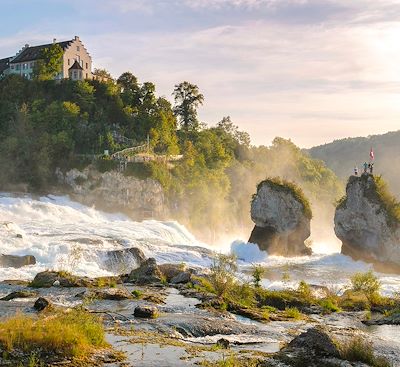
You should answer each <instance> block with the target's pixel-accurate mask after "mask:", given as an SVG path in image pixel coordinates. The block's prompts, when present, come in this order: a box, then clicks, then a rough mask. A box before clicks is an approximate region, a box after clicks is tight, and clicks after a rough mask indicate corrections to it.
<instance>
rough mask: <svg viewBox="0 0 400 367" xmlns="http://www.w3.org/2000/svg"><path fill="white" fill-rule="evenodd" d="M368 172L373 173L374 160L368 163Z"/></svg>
mask: <svg viewBox="0 0 400 367" xmlns="http://www.w3.org/2000/svg"><path fill="white" fill-rule="evenodd" d="M369 173H370V174H371V175H372V174H373V173H374V162H371V163H370V164H369Z"/></svg>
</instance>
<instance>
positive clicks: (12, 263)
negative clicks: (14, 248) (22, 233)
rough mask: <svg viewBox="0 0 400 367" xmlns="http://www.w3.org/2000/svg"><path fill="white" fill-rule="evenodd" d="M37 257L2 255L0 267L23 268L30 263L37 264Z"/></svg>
mask: <svg viewBox="0 0 400 367" xmlns="http://www.w3.org/2000/svg"><path fill="white" fill-rule="evenodd" d="M35 264H36V258H35V256H32V255H25V256H15V255H4V254H2V255H0V267H2V268H22V267H24V266H28V265H35Z"/></svg>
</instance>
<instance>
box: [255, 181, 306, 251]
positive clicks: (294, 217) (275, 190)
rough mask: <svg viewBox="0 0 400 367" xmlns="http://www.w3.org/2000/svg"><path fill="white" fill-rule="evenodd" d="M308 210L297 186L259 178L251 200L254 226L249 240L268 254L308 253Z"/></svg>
mask: <svg viewBox="0 0 400 367" xmlns="http://www.w3.org/2000/svg"><path fill="white" fill-rule="evenodd" d="M311 216H312V214H311V210H310V209H309V204H308V202H307V200H306V199H305V198H304V196H303V194H302V192H301V191H300V189H298V188H296V187H295V186H294V185H293V184H290V183H287V182H281V181H277V180H275V179H274V180H265V181H262V182H261V183H260V184H259V185H258V187H257V194H256V195H255V196H254V198H253V201H252V203H251V219H252V221H253V222H254V223H255V227H254V229H253V231H252V233H251V236H250V239H249V242H251V243H255V244H257V245H258V247H259V248H260V250H263V251H267V252H268V254H270V255H279V256H301V255H310V254H311V249H310V248H309V247H307V246H306V245H305V240H306V239H307V238H308V237H309V236H310V220H311Z"/></svg>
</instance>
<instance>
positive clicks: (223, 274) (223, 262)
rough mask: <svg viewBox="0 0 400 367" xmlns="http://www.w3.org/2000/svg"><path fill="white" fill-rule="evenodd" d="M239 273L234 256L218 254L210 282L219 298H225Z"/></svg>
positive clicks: (214, 261) (212, 267)
mask: <svg viewBox="0 0 400 367" xmlns="http://www.w3.org/2000/svg"><path fill="white" fill-rule="evenodd" d="M236 271H237V263H236V257H235V256H234V255H224V254H217V255H216V256H215V258H214V259H213V263H212V265H211V274H210V281H211V284H212V285H213V288H214V289H215V292H216V294H217V296H219V297H223V296H224V295H225V294H226V293H227V291H228V290H229V288H231V287H232V285H233V284H234V282H235V273H236Z"/></svg>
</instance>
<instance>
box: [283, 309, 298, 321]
mask: <svg viewBox="0 0 400 367" xmlns="http://www.w3.org/2000/svg"><path fill="white" fill-rule="evenodd" d="M285 316H286V317H289V318H291V319H295V320H299V319H301V317H302V316H301V312H300V311H299V310H298V309H297V308H296V307H286V308H285Z"/></svg>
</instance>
